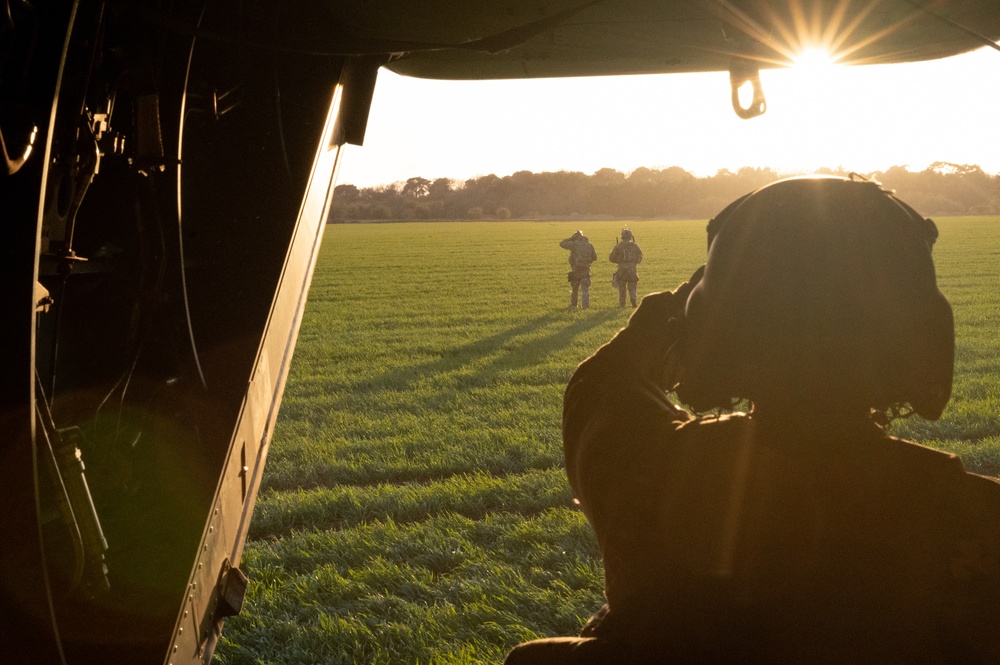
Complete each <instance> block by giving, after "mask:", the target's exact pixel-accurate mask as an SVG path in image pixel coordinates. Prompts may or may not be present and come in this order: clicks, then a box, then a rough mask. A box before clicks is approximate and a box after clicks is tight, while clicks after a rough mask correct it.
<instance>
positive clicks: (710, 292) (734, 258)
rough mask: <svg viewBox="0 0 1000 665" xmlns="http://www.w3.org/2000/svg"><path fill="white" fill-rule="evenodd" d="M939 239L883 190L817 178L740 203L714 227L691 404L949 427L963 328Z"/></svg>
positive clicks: (691, 353) (696, 326)
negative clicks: (860, 415) (957, 323)
mask: <svg viewBox="0 0 1000 665" xmlns="http://www.w3.org/2000/svg"><path fill="white" fill-rule="evenodd" d="M936 238H937V228H936V226H935V225H934V223H933V222H932V221H931V220H929V219H924V218H923V217H921V216H920V215H919V214H917V213H916V212H915V211H914V210H913V209H912V208H910V207H909V206H907V205H906V204H905V203H903V202H902V201H900V200H899V199H897V198H896V197H894V196H893V195H892V194H890V193H888V192H886V191H885V190H883V189H881V187H880V186H879V185H878V184H877V183H873V182H869V181H864V180H855V179H848V178H840V177H820V176H809V177H801V178H790V179H787V180H781V181H778V182H776V183H772V184H770V185H768V186H766V187H763V188H761V189H759V190H757V191H756V192H753V193H751V194H748V195H746V196H744V197H742V198H741V199H738V200H737V201H734V202H733V203H732V204H730V205H729V206H728V207H727V208H726V209H724V210H723V211H722V212H721V213H720V214H719V215H718V216H717V217H716V218H715V219H713V220H712V221H711V222H710V223H709V226H708V260H707V262H706V266H705V273H704V277H703V279H702V280H701V282H700V283H699V284H698V285H697V286H696V287H695V288H694V289H693V291H692V292H691V295H690V297H689V298H688V301H687V307H686V312H685V330H686V334H685V339H684V342H683V345H682V347H683V348H682V350H681V363H682V376H681V384H680V386H679V387H678V396H679V397H680V399H681V400H682V401H684V402H686V403H687V404H689V405H691V406H692V407H693V408H695V410H698V411H705V410H709V409H712V408H717V407H722V408H726V407H728V406H730V405H731V404H732V402H733V400H736V399H749V400H751V401H753V402H754V403H755V404H756V405H758V406H761V405H764V404H767V406H768V407H772V406H775V405H779V406H781V405H783V406H786V407H788V406H791V407H793V408H798V407H800V406H803V405H804V406H805V407H807V408H817V409H823V408H828V407H829V408H831V409H832V408H837V409H838V410H845V409H846V410H847V411H851V412H856V411H858V410H859V409H872V410H875V411H878V412H885V411H888V410H897V411H905V410H906V409H908V408H912V410H913V411H915V412H916V413H918V414H920V415H922V416H924V417H926V418H931V419H934V418H938V417H939V416H940V415H941V412H942V411H943V409H944V407H945V404H946V403H947V401H948V398H949V396H950V394H951V385H952V371H953V362H954V326H953V320H952V312H951V307H950V306H949V304H948V301H947V300H946V299H945V297H944V296H943V295H942V294H941V292H940V291H939V290H938V288H937V283H936V277H935V272H934V263H933V260H932V258H931V247H932V245H933V244H934V241H935V240H936Z"/></svg>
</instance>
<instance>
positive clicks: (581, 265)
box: [559, 231, 597, 309]
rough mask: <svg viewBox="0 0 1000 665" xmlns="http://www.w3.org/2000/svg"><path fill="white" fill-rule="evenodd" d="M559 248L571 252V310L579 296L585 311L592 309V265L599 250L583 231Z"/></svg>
mask: <svg viewBox="0 0 1000 665" xmlns="http://www.w3.org/2000/svg"><path fill="white" fill-rule="evenodd" d="M559 246H560V247H562V248H563V249H568V250H569V267H570V271H569V273H568V274H567V275H566V278H567V279H568V280H569V283H570V286H571V287H572V288H573V291H572V293H571V294H570V297H569V306H570V308H571V309H572V308H574V307H576V303H577V295H578V294H579V295H580V296H581V300H582V302H581V303H580V304H581V305H582V306H583V308H584V309H587V308H588V307H590V264H591V263H593V262H594V261H596V260H597V250H595V249H594V246H593V245H592V244H590V240H588V239H587V236H585V235H583V231H577V232H576V233H574V234H573V235H571V236H570V237H569V238H566V239H565V240H563V241H561V242H560V243H559Z"/></svg>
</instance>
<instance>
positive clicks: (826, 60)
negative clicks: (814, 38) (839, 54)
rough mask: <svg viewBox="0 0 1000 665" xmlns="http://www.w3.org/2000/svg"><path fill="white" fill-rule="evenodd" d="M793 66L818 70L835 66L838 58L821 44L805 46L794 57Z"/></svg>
mask: <svg viewBox="0 0 1000 665" xmlns="http://www.w3.org/2000/svg"><path fill="white" fill-rule="evenodd" d="M792 63H793V65H792V66H793V67H795V68H796V69H803V70H809V71H818V70H822V69H827V68H829V67H833V66H834V65H836V64H837V59H836V58H835V57H834V56H833V55H832V54H831V53H830V52H829V51H827V50H826V49H824V48H822V47H819V46H811V47H807V48H804V49H803V50H802V51H801V52H800V53H799V54H798V55H796V56H795V57H794V58H792Z"/></svg>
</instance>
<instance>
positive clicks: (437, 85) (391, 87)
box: [337, 48, 1000, 187]
mask: <svg viewBox="0 0 1000 665" xmlns="http://www.w3.org/2000/svg"><path fill="white" fill-rule="evenodd" d="M761 80H762V82H763V86H764V93H765V95H766V97H767V103H768V109H767V112H766V113H765V114H764V115H763V116H761V117H758V118H754V119H751V120H741V119H739V118H738V117H737V116H736V114H735V113H734V112H733V110H732V107H731V105H730V91H729V75H728V73H725V72H719V73H709V74H667V75H657V76H616V77H591V78H572V79H533V80H532V79H529V80H518V81H434V80H425V79H414V78H407V77H403V76H398V75H396V74H393V73H392V72H390V71H387V70H384V69H383V70H382V71H381V72H380V73H379V77H378V83H377V85H376V87H375V97H374V100H373V102H372V108H371V115H370V117H369V123H368V130H367V134H366V137H365V145H364V146H361V147H357V146H348V148H347V151H346V153H345V155H344V159H343V161H342V165H341V169H340V174H339V177H338V179H337V182H338V183H350V184H355V185H357V186H359V187H368V186H372V185H378V184H388V183H391V182H396V181H405V180H406V179H407V178H410V177H413V176H420V177H424V178H427V179H430V180H433V179H435V178H439V177H446V178H455V179H459V180H465V179H467V178H471V177H475V176H479V175H486V174H490V173H493V174H496V175H498V176H505V175H510V174H511V173H514V172H515V171H521V170H527V171H533V172H536V173H538V172H543V171H560V170H568V171H582V172H584V173H587V174H591V173H593V172H594V171H596V170H598V169H600V168H604V167H610V168H615V169H618V170H620V171H623V172H626V173H628V172H630V171H632V170H633V169H635V168H637V167H640V166H646V167H650V168H660V167H667V166H680V167H681V168H684V169H686V170H688V171H690V172H691V173H694V174H695V175H699V176H706V175H712V174H714V173H715V172H716V171H718V170H719V169H722V168H728V169H730V170H736V169H738V168H740V167H741V166H770V167H772V168H775V169H777V170H779V171H783V172H784V171H802V170H812V169H815V168H818V167H822V166H828V167H831V168H834V167H837V166H842V167H844V168H845V169H848V170H852V171H858V172H870V171H875V170H882V169H886V168H888V167H889V166H893V165H901V166H907V167H909V169H910V170H920V169H923V168H924V167H926V166H927V165H928V164H930V163H931V162H934V161H938V160H940V161H946V162H954V163H959V164H979V165H980V166H982V167H983V169H984V170H986V171H987V172H989V173H1000V52H997V51H996V50H993V49H989V48H983V49H980V50H978V51H975V52H973V53H968V54H965V55H961V56H956V57H953V58H947V59H944V60H935V61H930V62H922V63H913V64H903V65H879V66H875V65H870V66H859V67H843V66H841V67H831V66H819V67H812V68H807V67H801V68H793V69H787V70H765V71H762V72H761Z"/></svg>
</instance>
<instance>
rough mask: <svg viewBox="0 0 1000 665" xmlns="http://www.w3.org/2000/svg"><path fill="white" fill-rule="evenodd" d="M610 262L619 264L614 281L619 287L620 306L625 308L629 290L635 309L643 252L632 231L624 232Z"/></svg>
mask: <svg viewBox="0 0 1000 665" xmlns="http://www.w3.org/2000/svg"><path fill="white" fill-rule="evenodd" d="M608 260H609V261H611V262H612V263H617V264H618V270H617V271H616V272H615V275H614V279H613V280H612V281H613V283H614V284H616V285H617V286H618V306H619V307H624V306H625V290H626V289H628V296H629V300H631V301H632V307H635V305H636V291H635V289H636V285H637V284H638V283H639V272H638V270H637V269H636V266H638V265H639V264H640V263H642V250H641V249H640V248H639V245H637V244H636V243H635V238H634V237H633V236H632V232H631V231H630V230H628V229H623V230H622V239H621V242H619V243H618V244H617V245H615V248H614V249H612V250H611V255H610V256H608Z"/></svg>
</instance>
